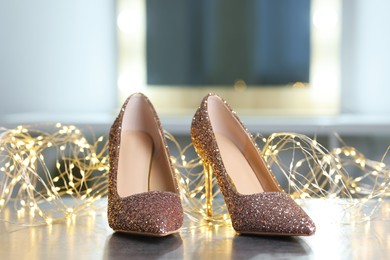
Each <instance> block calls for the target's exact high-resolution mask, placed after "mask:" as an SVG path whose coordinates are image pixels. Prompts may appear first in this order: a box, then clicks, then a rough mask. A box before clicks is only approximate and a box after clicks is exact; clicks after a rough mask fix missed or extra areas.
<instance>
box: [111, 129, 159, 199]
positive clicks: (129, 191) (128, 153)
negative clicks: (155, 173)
mask: <svg viewBox="0 0 390 260" xmlns="http://www.w3.org/2000/svg"><path fill="white" fill-rule="evenodd" d="M152 155H153V140H152V138H151V137H150V136H149V135H148V134H146V133H145V132H142V131H124V132H122V135H121V144H120V151H119V162H118V173H117V174H118V175H117V188H118V194H119V196H121V197H127V196H130V195H133V194H136V193H141V192H146V191H148V190H149V187H148V186H149V172H150V170H151V163H152Z"/></svg>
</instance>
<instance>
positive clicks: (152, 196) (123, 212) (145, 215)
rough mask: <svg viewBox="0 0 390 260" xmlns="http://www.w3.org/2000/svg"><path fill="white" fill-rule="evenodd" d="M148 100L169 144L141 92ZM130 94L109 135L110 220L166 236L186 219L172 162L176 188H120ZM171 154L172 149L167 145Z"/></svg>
mask: <svg viewBox="0 0 390 260" xmlns="http://www.w3.org/2000/svg"><path fill="white" fill-rule="evenodd" d="M134 95H139V96H141V97H142V98H144V99H145V101H146V102H148V104H149V106H150V109H151V111H152V113H153V115H154V118H155V121H156V123H157V127H158V128H159V131H160V135H161V138H162V142H163V144H164V146H165V147H166V148H167V145H166V141H165V139H164V134H163V130H162V128H161V124H160V121H159V119H158V117H157V114H156V111H155V110H154V108H153V106H152V104H151V103H150V101H149V99H148V98H147V97H145V96H144V95H143V94H140V93H137V94H134ZM134 95H132V96H130V97H129V98H128V99H127V100H126V101H125V102H124V104H123V106H122V109H121V111H120V113H119V115H118V117H117V118H116V120H115V121H114V123H113V125H112V127H111V130H110V136H109V156H110V172H109V182H108V222H109V225H110V227H111V228H112V229H114V230H115V231H122V232H130V233H140V234H146V235H155V236H164V235H167V234H171V233H173V232H175V231H178V230H179V228H180V227H181V226H182V223H183V208H182V205H181V201H180V195H179V189H178V185H177V181H176V177H175V175H174V171H173V167H172V164H171V162H170V165H171V169H172V171H171V173H172V178H173V181H174V184H175V189H176V192H168V191H150V192H145V193H140V194H135V195H131V196H128V197H124V198H122V197H120V196H119V195H118V192H117V171H118V160H119V150H120V145H121V126H122V118H123V115H124V112H125V108H126V105H127V103H128V102H129V100H130V98H132V97H133V96H134ZM165 151H166V153H167V158H169V152H168V150H167V149H166V150H165Z"/></svg>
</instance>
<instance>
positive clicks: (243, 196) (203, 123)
mask: <svg viewBox="0 0 390 260" xmlns="http://www.w3.org/2000/svg"><path fill="white" fill-rule="evenodd" d="M191 136H192V142H193V144H194V147H195V149H196V151H197V153H198V154H199V156H200V157H201V158H202V160H203V165H204V169H205V171H206V174H210V170H212V173H213V174H214V175H215V176H216V178H217V181H218V185H219V188H220V190H221V192H222V194H223V197H224V199H225V203H226V206H227V209H228V211H229V214H230V217H231V220H232V225H233V228H234V229H235V230H236V231H237V232H238V233H241V234H260V235H283V236H307V235H312V234H314V233H315V229H316V228H315V225H314V223H313V221H312V220H311V219H310V217H309V216H308V215H307V214H306V213H305V212H304V211H303V209H302V208H301V207H300V206H299V205H297V204H296V203H295V202H294V200H293V199H291V197H290V196H289V195H287V194H286V193H285V192H283V190H282V188H281V187H280V185H279V184H278V182H277V180H276V179H275V177H274V176H273V174H272V173H271V172H270V170H269V168H268V167H267V165H266V163H265V161H264V160H263V158H262V157H261V155H260V153H259V151H258V148H257V146H256V144H255V142H254V140H253V138H252V136H251V135H250V134H249V133H248V131H247V130H246V129H245V127H244V126H243V124H242V123H241V121H240V120H239V119H238V117H237V116H236V114H235V113H234V112H233V111H232V109H231V108H230V106H229V105H228V104H227V103H226V101H224V100H223V99H222V98H221V97H219V96H217V95H215V94H209V95H207V96H206V97H205V98H204V99H203V101H202V103H201V105H200V107H199V109H198V110H197V112H196V114H195V116H194V118H193V121H192V126H191Z"/></svg>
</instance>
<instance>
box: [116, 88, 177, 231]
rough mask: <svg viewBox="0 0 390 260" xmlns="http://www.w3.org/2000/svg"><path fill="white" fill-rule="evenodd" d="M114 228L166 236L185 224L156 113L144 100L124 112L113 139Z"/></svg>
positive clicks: (138, 97)
mask: <svg viewBox="0 0 390 260" xmlns="http://www.w3.org/2000/svg"><path fill="white" fill-rule="evenodd" d="M109 151H110V154H109V155H110V172H109V184H108V223H109V225H110V227H111V228H112V229H113V230H115V231H119V232H128V233H134V234H143V235H150V236H166V235H169V234H172V233H175V232H177V231H178V230H179V229H180V227H181V226H182V224H183V208H182V205H181V201H180V196H179V189H178V186H177V182H176V178H175V174H174V171H173V168H172V164H171V161H170V156H169V151H168V146H167V144H166V141H165V138H164V133H163V130H162V128H161V125H160V121H159V119H158V117H157V114H156V111H155V110H154V107H153V105H152V104H151V103H150V101H149V99H148V98H147V97H146V96H144V95H143V94H140V93H136V94H133V95H131V96H130V97H129V98H128V99H127V100H126V101H125V103H124V105H123V106H122V110H121V111H120V113H119V115H118V117H117V118H116V120H115V121H114V124H113V125H112V127H111V130H110V136H109Z"/></svg>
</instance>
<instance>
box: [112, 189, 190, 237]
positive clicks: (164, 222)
mask: <svg viewBox="0 0 390 260" xmlns="http://www.w3.org/2000/svg"><path fill="white" fill-rule="evenodd" d="M117 204H118V205H116V207H115V208H114V210H113V211H111V212H110V213H109V215H108V218H109V223H110V226H111V228H113V229H114V230H115V231H121V232H128V233H137V234H145V235H152V236H165V235H169V234H172V233H174V232H176V231H178V230H179V229H180V227H181V226H182V224H183V208H182V205H181V202H180V197H179V195H178V194H175V193H172V192H159V191H152V192H145V193H140V194H135V195H132V196H129V197H126V198H123V199H121V201H120V202H118V203H117Z"/></svg>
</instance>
